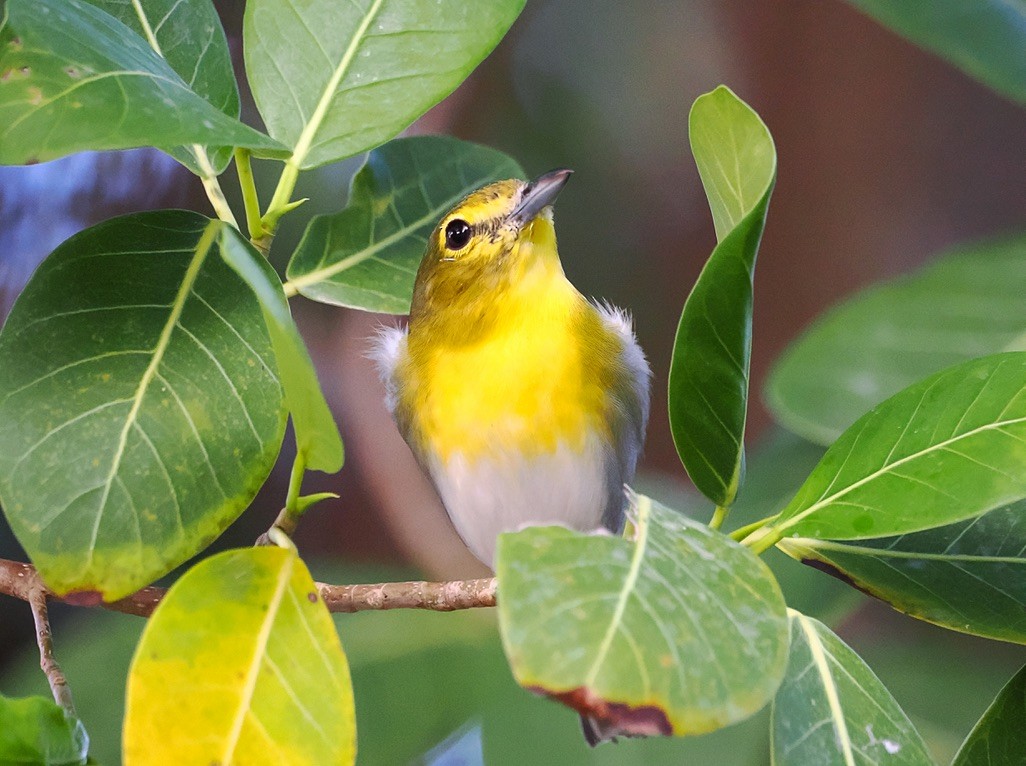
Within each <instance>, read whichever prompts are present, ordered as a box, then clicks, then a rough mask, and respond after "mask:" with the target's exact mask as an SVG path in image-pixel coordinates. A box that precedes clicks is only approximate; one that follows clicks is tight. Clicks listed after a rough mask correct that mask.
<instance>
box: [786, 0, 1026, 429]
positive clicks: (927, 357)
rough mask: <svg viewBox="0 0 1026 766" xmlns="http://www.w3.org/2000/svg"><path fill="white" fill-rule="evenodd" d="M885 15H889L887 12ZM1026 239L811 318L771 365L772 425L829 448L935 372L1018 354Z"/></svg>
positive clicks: (966, 249) (946, 260) (1024, 332)
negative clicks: (874, 411) (868, 414)
mask: <svg viewBox="0 0 1026 766" xmlns="http://www.w3.org/2000/svg"><path fill="white" fill-rule="evenodd" d="M895 7H898V6H897V5H896V6H895ZM1023 284H1026V236H1023V235H1019V236H1015V237H1006V238H1003V239H997V240H993V241H990V242H984V243H974V244H969V245H965V246H963V247H960V248H957V249H955V250H953V251H951V252H950V253H949V254H947V255H946V256H944V257H942V258H940V259H939V260H938V261H936V262H935V263H932V264H930V265H929V266H927V267H925V268H923V269H921V270H920V271H918V272H916V273H914V274H910V275H909V276H906V277H902V278H900V279H897V280H895V281H893V282H888V283H885V284H882V285H878V286H875V287H870V288H869V289H867V290H864V291H862V292H860V293H858V294H857V295H855V296H854V297H852V298H850V299H849V300H847V301H845V302H844V303H842V304H841V305H839V306H837V307H835V308H833V309H831V310H830V311H829V312H827V313H826V314H824V315H823V316H822V317H820V318H819V319H818V320H817V321H816V323H815V324H813V325H812V327H810V328H809V329H808V330H807V331H806V332H805V333H804V334H803V335H802V336H801V338H799V339H798V340H797V341H796V342H795V343H794V344H792V345H791V347H790V348H789V349H788V350H787V351H786V352H785V354H784V355H783V356H782V357H781V358H780V360H779V361H778V362H777V364H776V367H775V368H774V369H773V372H772V374H771V376H770V379H769V382H768V384H767V386H766V403H767V405H768V406H769V408H770V409H771V410H772V412H773V415H774V417H776V418H777V420H779V421H780V422H781V423H783V424H784V425H785V426H787V427H788V428H789V429H791V430H792V431H794V432H795V433H798V434H801V435H802V436H804V437H805V438H807V439H811V440H812V441H816V442H819V443H821V444H830V443H831V442H833V441H834V439H836V438H837V437H838V436H839V435H840V434H841V432H842V431H844V429H845V428H847V427H848V426H850V425H851V424H852V423H854V422H855V421H856V420H857V419H858V418H859V416H861V415H862V414H864V413H865V412H867V411H868V410H869V409H871V408H872V407H874V406H875V405H877V404H879V403H880V402H881V401H883V400H884V399H886V398H887V397H888V396H890V395H891V394H895V393H897V392H898V391H900V390H901V389H902V388H904V387H905V386H909V385H912V384H913V383H915V382H916V381H918V380H922V379H923V378H925V377H926V376H927V375H931V374H933V373H935V372H937V371H939V370H942V369H944V368H945V367H950V366H951V365H953V364H957V363H958V362H962V361H965V360H967V359H972V358H973V357H978V356H984V355H986V354H996V353H998V352H999V351H1012V350H1018V349H1023V348H1026V301H1023V300H1022V289H1021V286H1022V285H1023Z"/></svg>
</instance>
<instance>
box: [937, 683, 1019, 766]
mask: <svg viewBox="0 0 1026 766" xmlns="http://www.w3.org/2000/svg"><path fill="white" fill-rule="evenodd" d="M1023 721H1026V667H1024V668H1023V669H1022V670H1020V671H1019V672H1018V673H1016V674H1015V676H1013V677H1012V680H1011V681H1009V682H1008V683H1007V684H1005V687H1004V688H1003V689H1002V690H1001V692H1000V693H999V694H998V696H997V697H996V698H995V699H994V702H993V703H991V705H990V707H989V708H987V712H986V713H984V714H983V716H982V717H981V718H980V720H979V722H978V723H977V724H976V726H975V727H973V730H972V731H971V732H970V733H969V736H968V737H967V738H966V740H965V743H964V744H963V745H962V748H961V750H959V751H958V755H957V756H955V760H954V762H953V763H952V766H1021V765H1022V764H1023V763H1026V733H1024V731H1026V730H1024V728H1023Z"/></svg>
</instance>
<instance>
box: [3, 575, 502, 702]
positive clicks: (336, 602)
mask: <svg viewBox="0 0 1026 766" xmlns="http://www.w3.org/2000/svg"><path fill="white" fill-rule="evenodd" d="M317 590H318V592H319V593H320V596H321V599H322V600H323V601H324V604H325V606H327V607H328V611H329V612H339V613H348V612H363V611H368V610H382V609H429V610H432V611H435V612H452V611H455V610H457V609H475V608H478V607H487V606H495V578H494V577H491V578H485V579H483V580H455V581H453V582H386V583H379V584H376V585H327V584H325V583H317ZM34 592H37V593H38V594H39V595H38V596H37V598H38V599H40V600H42V601H43V606H44V616H45V601H46V599H52V600H54V601H61V602H64V603H66V604H72V605H74V606H98V607H102V608H104V609H110V610H113V611H115V612H123V613H125V614H134V615H138V616H140V617H149V616H150V615H151V614H152V613H153V610H154V609H156V607H157V604H158V603H160V600H161V599H162V598H163V597H164V594H165V593H167V590H166V589H165V588H158V587H157V586H155V585H151V586H149V587H146V588H143V589H142V590H138V591H136V592H135V593H133V594H132V595H130V596H126V597H125V598H123V599H121V600H120V601H112V602H109V603H108V602H105V601H101V600H99V599H98V598H96V597H95V594H90V595H91V596H92V597H90V598H82V597H81V596H76V595H75V594H69V595H68V596H66V597H61V596H58V595H57V594H56V593H54V592H53V591H51V590H49V589H48V588H47V587H46V586H45V585H43V582H42V580H41V579H40V578H39V575H38V574H37V573H36V569H35V567H33V566H32V565H31V564H24V563H22V562H20V561H9V560H7V559H0V593H2V594H5V595H7V596H12V597H13V598H18V599H21V600H22V601H29V602H30V603H31V599H32V598H33V593H34ZM55 664H56V663H55ZM44 670H45V668H44ZM58 670H59V669H58ZM54 694H55V696H56V691H55V692H54Z"/></svg>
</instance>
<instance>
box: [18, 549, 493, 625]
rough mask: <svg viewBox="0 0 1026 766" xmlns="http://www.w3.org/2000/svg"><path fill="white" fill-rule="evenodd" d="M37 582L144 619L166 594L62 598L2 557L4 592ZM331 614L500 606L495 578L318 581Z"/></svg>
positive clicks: (27, 568)
mask: <svg viewBox="0 0 1026 766" xmlns="http://www.w3.org/2000/svg"><path fill="white" fill-rule="evenodd" d="M34 583H38V587H39V589H41V591H42V593H43V594H44V597H45V598H49V599H52V600H54V601H62V602H64V603H66V604H72V605H73V606H94V607H102V608H103V609H109V610H112V611H115V612H123V613H124V614H134V615H138V616H139V617H149V616H150V615H151V614H153V610H154V609H156V608H157V604H159V603H160V600H161V599H162V598H164V595H165V594H166V593H167V590H166V589H165V588H159V587H157V586H155V585H151V586H149V587H146V588H143V589H142V590H138V591H136V592H135V593H133V594H132V595H130V596H126V597H125V598H123V599H121V600H120V601H113V602H109V603H108V602H106V601H101V600H100V599H99V598H96V597H95V595H94V594H90V597H88V598H83V597H81V595H79V596H76V595H75V594H69V595H68V596H66V597H63V598H62V597H60V596H58V595H56V594H55V593H54V592H53V591H51V590H49V589H47V588H45V586H43V584H42V581H41V580H39V576H38V575H37V574H36V569H35V567H33V566H32V565H31V564H24V563H22V562H20V561H9V560H7V559H0V593H2V594H4V595H7V596H12V597H13V598H17V599H21V600H22V601H29V600H30V598H31V597H32V591H33V587H35V586H34ZM317 590H318V592H319V593H320V596H321V599H322V600H323V601H324V605H325V606H327V607H328V611H329V612H338V613H348V612H363V611H371V610H383V609H428V610H431V611H435V612H452V611H456V610H458V609H476V608H480V607H489V606H495V603H496V594H495V590H496V587H495V578H493V577H492V578H485V579H482V580H454V581H452V582H386V583H378V584H375V585H328V584H326V583H317Z"/></svg>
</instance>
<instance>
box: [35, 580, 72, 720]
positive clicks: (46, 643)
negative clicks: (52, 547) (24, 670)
mask: <svg viewBox="0 0 1026 766" xmlns="http://www.w3.org/2000/svg"><path fill="white" fill-rule="evenodd" d="M23 583H24V584H26V585H27V587H28V594H27V595H28V598H27V599H26V600H27V601H28V603H29V606H30V607H31V608H32V621H33V622H34V623H35V625H36V644H37V645H38V646H39V667H40V668H42V669H43V673H45V674H46V680H47V681H49V682H50V691H51V692H52V693H53V698H54V700H55V701H56V702H57V704H58V705H60V706H61V707H62V708H64V710H65V711H66V712H67V713H68V714H69V715H75V703H74V702H72V701H71V688H70V687H69V686H68V679H67V678H65V677H64V671H63V670H61V666H60V665H59V664H58V663H57V658H56V657H54V654H53V633H52V631H51V630H50V618H49V616H48V615H47V609H46V598H47V589H46V586H45V585H44V584H43V581H42V579H40V577H39V575H38V574H36V573H35V572H34V571H33V572H32V573H31V576H26V577H24V578H23Z"/></svg>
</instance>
